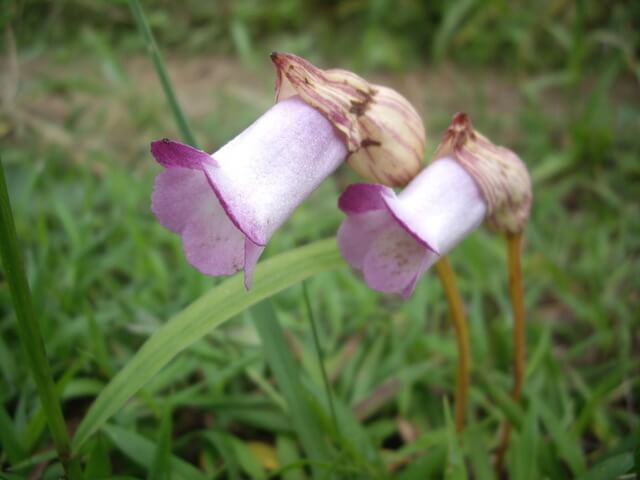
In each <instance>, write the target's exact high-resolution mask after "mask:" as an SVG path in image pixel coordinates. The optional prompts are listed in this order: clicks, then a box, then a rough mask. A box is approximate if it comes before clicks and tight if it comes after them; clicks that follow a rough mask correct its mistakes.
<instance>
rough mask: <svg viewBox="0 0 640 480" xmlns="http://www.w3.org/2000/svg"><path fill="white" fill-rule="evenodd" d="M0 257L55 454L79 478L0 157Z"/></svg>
mask: <svg viewBox="0 0 640 480" xmlns="http://www.w3.org/2000/svg"><path fill="white" fill-rule="evenodd" d="M0 257H1V258H2V264H3V266H4V273H5V278H6V280H7V283H8V284H9V292H10V293H11V298H12V300H13V306H14V308H15V313H16V326H17V329H18V336H19V338H20V344H21V345H22V348H23V349H24V353H25V355H26V357H27V363H28V365H29V368H30V369H31V373H32V375H33V378H34V380H35V384H36V388H37V390H38V396H39V397H40V402H41V403H42V410H43V411H44V413H45V417H46V419H47V424H48V426H49V431H50V432H51V437H52V439H53V443H54V445H55V448H56V451H57V452H58V457H59V458H60V461H61V462H62V465H63V467H64V469H65V472H66V474H67V477H68V478H69V479H71V480H75V479H81V478H82V472H81V470H80V464H79V463H78V462H77V460H74V459H72V458H71V447H70V443H69V434H68V432H67V426H66V424H65V421H64V417H63V415H62V408H61V406H60V401H59V399H58V395H57V394H56V388H55V383H54V381H53V375H52V373H51V368H50V367H49V362H48V360H47V353H46V350H45V346H44V340H43V337H42V333H41V332H40V325H39V324H38V319H37V318H36V312H35V309H34V307H33V302H32V300H31V290H30V289H29V283H28V282H27V277H26V275H25V271H24V265H23V263H22V254H21V252H20V248H19V246H18V237H17V235H16V228H15V223H14V220H13V214H12V212H11V203H10V200H9V192H8V189H7V183H6V180H5V176H4V167H3V165H2V160H1V159H0Z"/></svg>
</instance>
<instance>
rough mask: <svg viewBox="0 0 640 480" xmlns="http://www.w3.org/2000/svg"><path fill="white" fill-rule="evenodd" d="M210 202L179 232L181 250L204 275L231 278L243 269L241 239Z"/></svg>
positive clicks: (212, 196)
mask: <svg viewBox="0 0 640 480" xmlns="http://www.w3.org/2000/svg"><path fill="white" fill-rule="evenodd" d="M210 195H211V199H210V201H209V202H207V203H206V204H205V205H203V206H202V208H200V209H199V210H198V211H197V213H196V214H194V215H192V216H191V217H190V218H189V221H188V222H187V225H186V227H185V229H184V231H183V232H182V248H183V250H184V253H185V255H186V257H187V260H188V261H189V263H191V265H193V266H194V267H196V268H197V269H198V270H200V271H201V272H202V273H204V274H206V275H231V274H233V273H236V272H238V271H240V270H242V268H243V266H244V235H243V234H242V232H240V230H238V229H237V228H236V227H235V225H233V223H231V221H230V220H229V218H228V217H227V214H226V213H225V211H224V209H223V208H222V207H221V206H220V204H219V203H218V202H217V201H216V198H215V195H213V192H211V191H210Z"/></svg>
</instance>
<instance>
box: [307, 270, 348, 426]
mask: <svg viewBox="0 0 640 480" xmlns="http://www.w3.org/2000/svg"><path fill="white" fill-rule="evenodd" d="M302 293H303V294H304V303H305V306H306V309H307V316H308V317H309V322H310V323H311V332H312V334H313V345H314V347H315V350H316V354H317V355H318V363H319V364H320V370H321V371H322V381H323V383H324V389H325V391H326V393H327V402H328V403H329V410H330V411H331V419H332V421H333V427H334V428H335V431H336V435H337V436H338V437H340V426H339V423H338V416H337V415H336V408H335V406H334V405H333V395H332V394H331V384H330V383H329V376H328V375H327V369H326V367H325V364H324V354H323V352H322V348H321V347H320V338H319V336H318V328H317V327H316V319H315V316H314V315H313V310H312V309H311V301H310V300H309V290H308V289H307V283H306V282H304V281H303V282H302Z"/></svg>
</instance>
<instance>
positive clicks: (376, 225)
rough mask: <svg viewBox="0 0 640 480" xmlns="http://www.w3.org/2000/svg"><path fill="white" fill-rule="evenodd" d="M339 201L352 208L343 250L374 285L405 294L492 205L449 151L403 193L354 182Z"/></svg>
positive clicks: (345, 208)
mask: <svg viewBox="0 0 640 480" xmlns="http://www.w3.org/2000/svg"><path fill="white" fill-rule="evenodd" d="M338 206H339V207H340V209H341V210H342V211H343V212H345V213H346V214H347V219H346V220H345V221H344V222H343V223H342V225H341V226H340V229H339V230H338V246H339V247H340V251H341V253H342V256H343V257H344V258H345V259H346V260H347V261H348V262H349V264H351V266H352V267H353V268H355V269H356V270H359V271H361V272H362V273H363V275H364V279H365V281H366V282H367V285H369V287H371V288H373V289H374V290H377V291H379V292H386V293H398V294H400V295H402V296H403V297H405V298H406V297H409V296H410V295H411V294H412V293H413V290H414V288H415V286H416V283H417V281H418V279H419V278H420V277H421V276H422V274H423V273H424V272H425V271H426V270H427V269H428V268H429V267H431V266H432V265H433V264H434V263H435V262H436V261H437V260H438V257H439V256H440V255H443V254H445V253H446V252H448V251H449V250H450V249H451V248H453V247H454V246H455V245H456V244H457V243H458V242H459V241H460V240H461V239H462V238H464V237H465V236H466V235H468V234H469V233H470V232H471V231H472V230H474V229H475V228H476V227H477V226H478V225H480V224H481V223H482V220H483V219H484V216H485V214H486V211H487V207H486V204H485V202H484V200H483V199H482V196H481V195H480V191H479V190H478V187H477V186H476V184H475V182H474V181H473V178H472V177H471V176H470V175H469V174H468V173H467V172H466V171H465V170H464V168H462V167H461V166H460V165H459V164H458V163H457V162H456V161H455V160H454V159H452V158H450V157H445V158H441V159H439V160H437V161H435V162H433V163H432V164H431V165H429V166H428V167H427V168H425V169H424V170H423V171H422V172H420V174H419V175H418V176H417V177H415V178H414V179H413V180H412V181H411V183H410V184H409V185H408V186H407V187H406V188H405V189H404V190H403V191H402V193H400V194H399V195H396V194H395V193H394V191H393V190H392V189H391V188H389V187H386V186H384V185H378V184H363V183H361V184H355V185H350V186H349V187H348V188H347V190H345V192H344V193H343V194H342V196H341V197H340V199H339V201H338Z"/></svg>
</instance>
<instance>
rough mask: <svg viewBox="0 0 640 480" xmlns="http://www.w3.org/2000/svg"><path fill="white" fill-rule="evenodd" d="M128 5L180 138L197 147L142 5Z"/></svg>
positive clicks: (135, 1)
mask: <svg viewBox="0 0 640 480" xmlns="http://www.w3.org/2000/svg"><path fill="white" fill-rule="evenodd" d="M129 5H130V7H131V11H132V12H133V16H134V17H135V19H136V23H137V25H138V30H139V31H140V33H141V34H142V36H143V37H144V41H145V44H146V47H147V50H148V51H149V55H151V60H152V61H153V65H154V67H155V69H156V73H157V75H158V79H159V80H160V83H161V84H162V89H163V90H164V94H165V95H166V97H167V101H168V102H169V107H170V108H171V113H173V117H174V118H175V120H176V123H177V124H178V129H179V130H180V134H181V135H182V138H183V139H184V141H185V142H187V143H188V144H189V145H192V146H194V147H197V142H196V139H195V136H194V135H193V131H192V130H191V127H190V126H189V122H188V120H187V117H185V115H184V113H183V112H182V109H181V108H180V104H179V103H178V97H177V96H176V94H175V91H174V90H173V86H172V85H171V80H170V79H169V74H168V72H167V68H166V67H165V64H164V60H163V59H162V54H161V53H160V49H159V48H158V45H157V44H156V40H155V38H154V37H153V32H152V31H151V28H150V27H149V22H147V17H146V16H145V14H144V10H143V9H142V5H141V4H140V1H139V0H129Z"/></svg>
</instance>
